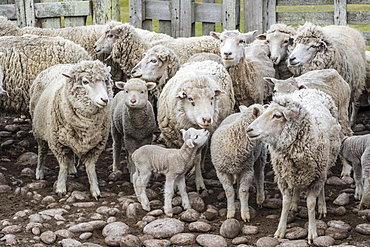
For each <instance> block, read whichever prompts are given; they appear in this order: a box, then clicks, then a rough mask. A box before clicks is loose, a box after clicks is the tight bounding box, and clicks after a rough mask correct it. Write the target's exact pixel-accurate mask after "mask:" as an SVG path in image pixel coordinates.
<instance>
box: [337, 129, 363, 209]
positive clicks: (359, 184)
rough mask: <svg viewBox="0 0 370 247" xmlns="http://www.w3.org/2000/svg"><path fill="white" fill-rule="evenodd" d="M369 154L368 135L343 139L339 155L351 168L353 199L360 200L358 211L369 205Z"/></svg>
mask: <svg viewBox="0 0 370 247" xmlns="http://www.w3.org/2000/svg"><path fill="white" fill-rule="evenodd" d="M369 153H370V134H367V135H361V136H351V137H344V138H343V140H342V146H341V150H340V154H341V155H342V156H343V157H344V158H345V159H346V160H348V161H349V162H350V163H351V164H352V166H353V174H354V176H353V177H354V179H355V182H356V191H355V199H357V200H361V202H360V205H359V208H360V209H366V208H367V207H368V206H369V203H370V161H369V157H370V156H369Z"/></svg>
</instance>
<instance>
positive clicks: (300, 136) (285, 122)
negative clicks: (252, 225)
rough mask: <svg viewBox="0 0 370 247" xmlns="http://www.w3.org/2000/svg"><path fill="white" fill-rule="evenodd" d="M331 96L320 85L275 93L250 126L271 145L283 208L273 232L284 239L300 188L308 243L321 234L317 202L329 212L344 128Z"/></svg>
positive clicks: (253, 133) (323, 213)
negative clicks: (328, 184) (329, 182)
mask: <svg viewBox="0 0 370 247" xmlns="http://www.w3.org/2000/svg"><path fill="white" fill-rule="evenodd" d="M332 107H335V104H334V102H333V100H332V99H331V97H330V96H328V95H327V94H325V93H324V92H322V91H319V90H316V89H306V90H299V91H295V92H293V93H292V94H280V95H277V96H275V97H274V99H273V101H272V102H271V104H270V105H269V106H268V107H267V109H266V110H265V111H264V113H263V114H262V115H261V116H259V117H258V118H257V119H256V120H254V121H253V122H252V123H251V124H250V125H249V127H248V128H247V134H248V136H249V138H250V139H251V140H254V141H256V140H260V141H262V142H265V143H266V144H267V145H268V148H269V151H270V155H271V163H272V166H273V170H274V172H275V180H276V181H277V184H278V186H279V189H280V191H281V193H282V195H283V208H282V213H281V217H280V222H279V226H278V229H277V231H276V232H275V237H279V238H283V237H284V235H285V231H286V227H287V217H288V211H289V209H293V210H295V211H296V210H297V208H298V200H299V194H300V190H301V189H307V208H308V236H307V238H308V242H309V243H311V241H312V240H313V239H315V238H316V237H317V231H316V221H315V206H316V198H317V197H318V213H319V217H321V216H324V217H325V216H326V203H325V196H324V184H325V181H326V178H327V171H328V169H329V168H330V167H331V166H333V165H334V163H335V160H336V159H337V156H338V153H339V150H340V144H341V141H340V127H339V124H338V122H337V120H336V116H335V115H334V116H333V115H332V114H333V113H332V112H330V110H329V109H330V108H332Z"/></svg>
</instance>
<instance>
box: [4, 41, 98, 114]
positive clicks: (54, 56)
mask: <svg viewBox="0 0 370 247" xmlns="http://www.w3.org/2000/svg"><path fill="white" fill-rule="evenodd" d="M0 53H1V54H0V66H1V67H2V72H3V75H4V80H3V82H2V87H3V90H6V91H7V92H8V94H9V97H0V108H1V109H2V110H4V111H7V112H17V113H23V114H27V115H28V113H29V112H28V104H29V87H30V85H31V83H32V81H33V80H34V79H35V78H36V76H37V75H38V74H39V73H40V72H41V71H43V70H45V69H47V68H48V67H50V66H53V65H56V64H66V63H78V62H80V61H82V60H90V59H91V57H90V56H89V55H88V53H87V52H86V51H85V49H83V48H82V47H81V46H80V45H77V44H75V43H73V42H72V41H70V40H66V39H63V38H61V37H46V36H35V35H24V36H4V37H0Z"/></svg>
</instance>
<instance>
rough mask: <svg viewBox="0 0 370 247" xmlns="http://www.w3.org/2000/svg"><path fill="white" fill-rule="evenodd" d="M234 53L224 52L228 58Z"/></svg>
mask: <svg viewBox="0 0 370 247" xmlns="http://www.w3.org/2000/svg"><path fill="white" fill-rule="evenodd" d="M232 54H233V53H232V52H231V51H229V52H224V55H225V56H226V57H228V56H231V55H232Z"/></svg>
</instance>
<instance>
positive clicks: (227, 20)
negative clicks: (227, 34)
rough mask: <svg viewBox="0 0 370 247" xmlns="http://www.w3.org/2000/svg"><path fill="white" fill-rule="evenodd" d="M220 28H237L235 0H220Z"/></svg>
mask: <svg viewBox="0 0 370 247" xmlns="http://www.w3.org/2000/svg"><path fill="white" fill-rule="evenodd" d="M222 15H223V18H222V19H223V21H222V28H223V29H224V30H225V29H228V30H234V29H237V25H236V23H237V22H236V17H237V15H236V0H223V1H222Z"/></svg>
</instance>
